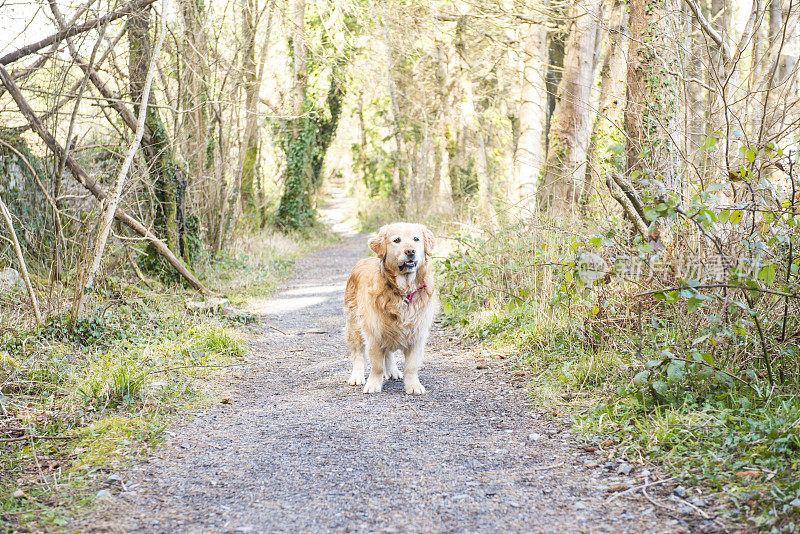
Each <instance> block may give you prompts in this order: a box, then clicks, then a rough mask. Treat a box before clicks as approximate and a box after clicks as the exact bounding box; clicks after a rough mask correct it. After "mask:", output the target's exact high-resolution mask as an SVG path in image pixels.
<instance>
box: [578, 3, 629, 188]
mask: <svg viewBox="0 0 800 534" xmlns="http://www.w3.org/2000/svg"><path fill="white" fill-rule="evenodd" d="M627 25H628V17H627V13H626V11H625V9H624V6H623V4H622V2H621V1H620V0H615V1H614V5H613V6H612V7H611V13H610V16H609V32H608V38H607V43H606V47H605V52H604V57H603V66H602V68H601V70H600V104H599V106H598V112H597V118H596V119H595V122H594V127H593V128H592V137H591V140H590V141H589V155H588V161H589V164H588V166H587V168H586V181H587V186H588V184H589V182H590V178H592V176H590V174H591V175H594V178H595V179H597V178H599V179H600V180H604V179H605V176H607V175H608V173H609V172H611V171H612V169H616V170H618V171H622V169H617V168H616V165H615V159H616V158H615V157H614V155H613V154H612V153H611V152H610V149H611V147H612V146H615V145H620V146H622V145H624V144H625V138H624V136H623V134H622V131H623V122H624V110H625V75H626V72H627V51H628V40H627V39H625V37H624V35H625V33H626V30H627ZM588 193H589V190H588V187H587V188H586V189H585V190H584V198H586V197H587V195H588Z"/></svg>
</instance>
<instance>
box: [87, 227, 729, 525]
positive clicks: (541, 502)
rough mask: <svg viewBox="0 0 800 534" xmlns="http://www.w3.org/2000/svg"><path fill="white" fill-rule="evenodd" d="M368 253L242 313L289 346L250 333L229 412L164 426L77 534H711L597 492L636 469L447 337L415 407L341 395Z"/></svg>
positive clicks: (338, 251) (687, 519) (408, 401)
mask: <svg viewBox="0 0 800 534" xmlns="http://www.w3.org/2000/svg"><path fill="white" fill-rule="evenodd" d="M366 252H367V248H366V236H358V235H356V236H350V237H346V238H345V239H344V240H343V241H342V242H341V243H340V244H337V245H335V246H331V247H328V248H325V249H323V250H319V251H317V252H315V253H313V254H311V255H309V256H308V257H306V258H304V259H303V260H301V261H299V262H298V264H297V268H296V276H295V277H294V279H292V280H291V281H290V282H289V283H288V284H287V285H286V287H285V289H284V290H283V291H281V292H279V293H278V294H277V295H275V296H274V297H273V298H271V299H268V300H267V299H265V300H263V301H260V302H258V301H257V302H255V304H254V309H255V311H257V312H259V313H262V314H264V315H265V322H268V323H270V324H272V325H274V326H275V327H276V328H279V329H280V330H282V331H283V332H285V333H286V334H287V335H284V334H281V333H279V332H277V331H275V330H272V329H269V328H267V327H259V330H258V332H257V336H256V338H255V340H254V342H253V343H252V353H251V355H250V358H249V362H250V363H249V364H248V367H247V368H246V369H245V370H244V372H242V373H241V375H240V376H239V377H238V378H237V379H236V380H235V383H234V384H232V386H231V387H232V389H233V390H234V392H235V393H234V394H233V396H232V399H231V403H230V404H220V405H215V406H212V407H209V408H207V409H206V410H205V411H203V412H201V413H199V414H195V416H194V417H192V418H187V419H186V420H184V421H182V422H180V423H179V424H177V425H176V426H175V427H173V428H170V429H169V430H170V432H169V435H171V436H173V437H172V438H171V439H169V440H168V441H167V443H166V444H165V445H164V446H162V447H161V448H160V449H159V451H158V452H157V453H156V454H155V455H154V456H152V457H151V458H150V459H149V460H148V461H147V462H146V463H144V464H139V465H135V466H131V467H130V468H128V469H127V470H126V471H124V472H122V473H121V475H122V477H123V479H124V480H126V481H128V482H127V483H126V486H127V487H128V489H131V490H132V491H130V492H127V493H123V494H115V495H114V496H113V497H112V498H111V499H108V500H105V501H102V502H101V504H100V505H99V506H98V508H97V509H96V510H95V511H94V512H93V513H92V514H91V515H90V516H89V517H87V518H86V522H85V523H84V524H85V525H88V526H84V527H83V528H84V530H85V531H94V532H140V531H144V532H170V533H171V532H686V531H698V530H701V529H704V530H713V528H712V527H711V526H710V525H709V524H705V523H704V522H703V521H702V519H700V518H699V517H698V516H693V515H691V514H687V513H685V512H686V510H685V507H684V513H679V512H677V510H678V509H679V507H680V503H676V502H675V501H674V500H672V501H671V500H669V499H668V498H667V497H665V496H662V495H658V487H652V488H650V494H649V495H650V496H651V498H653V496H654V495H655V497H654V500H655V501H656V502H658V503H659V505H658V506H654V505H653V504H652V503H651V502H649V501H647V500H644V499H641V500H634V499H629V498H628V497H621V498H618V499H615V500H614V501H613V502H610V503H609V502H608V499H609V495H610V493H608V492H607V491H606V489H607V488H608V487H609V486H611V485H612V484H614V483H615V482H621V483H625V482H627V483H629V484H636V483H637V481H638V480H641V478H637V477H641V476H642V473H641V472H640V469H639V468H636V469H634V471H633V472H631V473H630V475H629V476H627V477H626V476H623V475H619V474H617V472H616V470H609V469H608V468H607V467H610V466H607V467H604V466H603V464H605V463H606V461H607V459H608V458H607V454H608V451H603V450H600V451H590V452H586V451H583V450H581V449H580V448H578V445H577V444H576V443H575V442H574V440H573V439H572V438H571V437H570V434H569V433H568V432H566V431H565V428H566V425H564V424H563V423H562V422H561V420H560V419H557V418H556V419H554V418H552V416H547V415H544V414H541V415H539V414H537V410H535V409H534V407H531V406H528V405H526V395H525V390H524V388H523V384H522V383H521V382H519V380H520V379H517V380H518V381H517V382H516V383H515V382H514V377H513V373H512V372H510V370H509V369H507V368H499V367H493V366H492V365H490V366H489V368H488V369H477V367H478V366H477V365H476V359H475V358H476V356H475V352H474V350H472V349H471V348H470V347H469V346H465V345H462V343H461V342H459V341H458V340H457V339H454V338H453V337H452V336H451V334H449V333H448V332H447V331H445V330H442V329H437V330H436V331H435V332H434V335H433V336H432V339H431V342H430V344H429V350H428V353H427V357H426V365H425V367H424V368H423V370H422V371H421V373H420V377H421V380H422V382H423V384H425V387H426V388H427V390H428V393H427V394H426V395H423V396H410V395H406V394H405V392H404V389H403V385H402V381H391V382H389V383H387V385H386V386H384V391H383V392H382V393H380V394H376V395H369V396H365V395H364V394H363V393H362V392H361V387H351V386H348V385H347V384H346V383H345V381H346V379H347V377H348V375H349V372H350V364H349V362H348V355H347V349H346V346H345V343H344V337H343V326H344V321H343V317H342V295H343V292H344V284H345V280H346V277H347V274H348V272H349V269H350V267H351V266H352V265H353V264H354V263H355V262H356V260H358V259H359V258H360V257H361V256H363V255H364V254H365V253H366ZM480 367H484V365H480ZM540 411H541V410H540ZM532 434H533V435H532ZM612 463H613V462H612ZM598 464H599V465H598ZM616 467H617V466H616V464H614V469H616ZM114 493H116V490H114ZM661 503H663V504H661ZM665 507H669V508H670V509H671V510H672V512H669V513H668V512H667V508H665Z"/></svg>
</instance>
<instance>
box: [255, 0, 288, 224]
mask: <svg viewBox="0 0 800 534" xmlns="http://www.w3.org/2000/svg"><path fill="white" fill-rule="evenodd" d="M257 13H258V0H243V2H242V33H243V36H242V37H243V40H244V43H243V50H242V85H243V88H244V95H245V129H244V139H243V145H244V146H243V147H242V148H241V151H242V152H241V156H240V158H241V163H240V165H239V168H240V171H239V172H240V174H241V178H240V183H241V184H242V185H241V191H240V206H241V210H242V213H244V214H245V215H246V216H250V215H252V214H253V212H254V211H255V209H256V207H257V205H256V204H257V188H258V148H259V146H258V145H259V135H258V134H259V132H258V102H259V100H258V83H257V81H258V78H257V74H256V29H257V28H256V14H257ZM301 22H302V21H301ZM301 39H302V37H301ZM301 44H302V41H301Z"/></svg>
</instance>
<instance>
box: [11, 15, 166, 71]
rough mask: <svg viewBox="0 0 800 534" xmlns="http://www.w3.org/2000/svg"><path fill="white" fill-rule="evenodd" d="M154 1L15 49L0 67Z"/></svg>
mask: <svg viewBox="0 0 800 534" xmlns="http://www.w3.org/2000/svg"><path fill="white" fill-rule="evenodd" d="M155 1H156V0H139V1H138V2H133V3H131V4H128V5H127V6H125V7H123V8H122V9H118V10H117V11H112V12H111V13H108V14H106V15H104V16H102V17H100V18H97V19H94V20H90V21H89V22H86V23H84V24H79V25H78V26H72V27H71V28H66V29H63V30H61V31H58V32H56V33H54V34H52V35H50V36H48V37H45V38H44V39H42V40H40V41H36V42H35V43H32V44H29V45H27V46H23V47H22V48H20V49H17V50H15V51H13V52H10V53H8V54H6V55H5V56H3V57H2V58H0V65H8V64H9V63H13V62H14V61H18V60H20V59H22V58H23V57H25V56H28V55H30V54H33V53H34V52H38V51H39V50H41V49H42V48H45V47H47V46H50V45H51V44H53V43H58V42H60V41H63V40H64V39H67V38H68V37H72V36H74V35H78V34H81V33H84V32H88V31H89V30H92V29H94V28H96V27H98V26H100V25H101V24H105V23H107V22H112V21H115V20H117V19H120V18H122V17H124V16H126V15H130V14H132V13H134V12H136V11H138V10H139V9H141V8H143V7H145V6H149V5H150V4H152V3H154V2H155ZM6 87H7V86H6Z"/></svg>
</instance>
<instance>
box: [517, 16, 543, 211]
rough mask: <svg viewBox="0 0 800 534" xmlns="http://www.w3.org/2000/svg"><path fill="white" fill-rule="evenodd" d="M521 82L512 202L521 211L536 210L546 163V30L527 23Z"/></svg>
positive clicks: (524, 28) (523, 35) (524, 29)
mask: <svg viewBox="0 0 800 534" xmlns="http://www.w3.org/2000/svg"><path fill="white" fill-rule="evenodd" d="M522 54H523V57H522V83H521V87H520V106H519V114H518V117H519V123H518V131H519V137H518V139H517V142H516V150H515V153H514V163H513V167H512V171H511V172H512V179H511V186H512V191H511V199H512V202H514V203H516V204H517V209H518V210H519V211H523V212H524V211H526V210H530V209H535V208H536V186H537V184H538V181H539V176H540V174H541V169H542V164H543V163H544V160H545V139H544V129H545V123H546V121H547V87H546V79H545V74H546V65H547V30H546V29H545V28H543V27H541V26H539V25H536V24H525V25H524V26H523V34H522Z"/></svg>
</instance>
